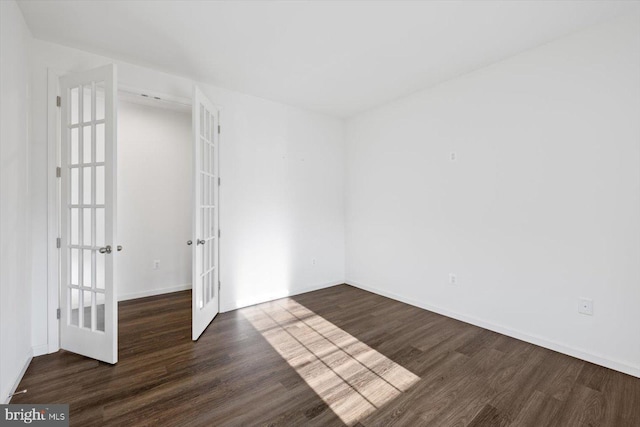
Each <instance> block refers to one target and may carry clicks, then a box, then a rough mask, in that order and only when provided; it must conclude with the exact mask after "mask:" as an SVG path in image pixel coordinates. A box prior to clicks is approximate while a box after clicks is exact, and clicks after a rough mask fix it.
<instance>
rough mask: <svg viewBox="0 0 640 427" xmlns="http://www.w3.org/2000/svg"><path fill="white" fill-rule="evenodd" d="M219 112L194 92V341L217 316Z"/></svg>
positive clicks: (198, 90) (192, 294)
mask: <svg viewBox="0 0 640 427" xmlns="http://www.w3.org/2000/svg"><path fill="white" fill-rule="evenodd" d="M218 113H219V111H218V109H217V108H216V107H215V106H214V105H213V104H212V103H211V101H209V100H208V99H207V98H206V97H205V95H204V94H203V93H202V91H200V89H198V88H197V87H194V91H193V113H192V114H193V144H194V146H193V153H194V156H193V158H194V168H193V174H194V176H193V181H194V197H193V246H192V248H193V252H192V253H193V258H192V264H193V273H192V274H193V277H192V291H191V297H192V328H191V333H192V339H193V340H194V341H195V340H197V339H198V338H199V337H200V335H201V334H202V332H203V331H204V330H205V329H206V328H207V326H208V325H209V323H211V321H212V320H213V318H214V317H215V316H216V314H218V311H219V307H218V302H219V295H218V290H219V288H218V281H219V274H220V272H219V263H218V248H219V242H218V238H219V231H218V230H219V228H218V216H219V204H218V198H219V197H218V193H219V186H218V185H219V180H218V178H219V173H218V170H219V167H218V153H219V145H220V142H219V133H218V120H219V116H218Z"/></svg>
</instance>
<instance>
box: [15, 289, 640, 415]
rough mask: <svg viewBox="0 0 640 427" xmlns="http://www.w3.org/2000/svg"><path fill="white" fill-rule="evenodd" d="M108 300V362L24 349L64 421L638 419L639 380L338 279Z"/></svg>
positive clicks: (34, 380) (36, 384)
mask: <svg viewBox="0 0 640 427" xmlns="http://www.w3.org/2000/svg"><path fill="white" fill-rule="evenodd" d="M190 301H191V294H190V292H189V291H186V292H178V293H174V294H168V295H162V296H156V297H150V298H144V299H139V300H133V301H127V302H122V303H120V307H119V308H120V310H119V311H120V315H119V320H120V336H119V337H120V353H119V358H120V362H119V363H118V364H117V365H116V366H110V365H107V364H104V363H99V362H96V361H94V360H91V359H87V358H84V357H81V356H78V355H74V354H71V353H68V352H65V351H60V352H58V353H56V354H51V355H46V356H40V357H36V358H34V359H33V361H32V363H31V365H30V366H29V368H28V370H27V372H26V374H25V376H24V378H23V380H22V382H21V384H20V386H19V389H24V388H26V389H28V393H27V394H24V395H17V396H15V397H14V398H13V400H12V403H27V402H28V403H69V404H70V408H71V414H70V420H71V425H75V426H93V425H95V426H103V425H114V426H116V425H117V426H133V425H154V426H184V425H189V426H200V425H201V426H222V425H224V426H226V425H229V426H236V425H237V426H240V425H242V426H247V425H283V426H284V425H287V426H301V425H311V426H333V425H335V426H341V425H358V426H388V425H406V426H422V425H424V426H474V427H477V426H518V427H521V426H535V427H538V426H558V427H560V426H562V427H564V426H623V427H626V426H629V427H631V426H640V379H638V378H635V377H631V376H629V375H625V374H622V373H619V372H616V371H612V370H610V369H606V368H602V367H600V366H596V365H593V364H591V363H588V362H584V361H581V360H578V359H575V358H572V357H569V356H565V355H562V354H559V353H556V352H553V351H551V350H547V349H544V348H541V347H538V346H535V345H532V344H528V343H525V342H522V341H518V340H516V339H513V338H509V337H506V336H504V335H500V334H497V333H494V332H491V331H487V330H485V329H481V328H478V327H475V326H471V325H469V324H466V323H463V322H459V321H457V320H453V319H450V318H447V317H444V316H440V315H438V314H435V313H432V312H429V311H425V310H421V309H418V308H416V307H412V306H409V305H406V304H403V303H400V302H397V301H393V300H390V299H387V298H384V297H381V296H378V295H375V294H371V293H368V292H365V291H362V290H359V289H356V288H353V287H350V286H347V285H340V286H334V287H332V288H328V289H323V290H320V291H316V292H310V293H307V294H303V295H299V296H295V297H291V298H286V299H283V300H278V301H274V302H270V303H265V304H260V305H257V306H253V307H248V308H245V309H241V310H237V311H233V312H230V313H223V314H220V315H218V317H217V318H216V319H215V321H214V322H213V323H212V324H211V325H210V326H209V328H208V329H207V330H206V331H205V333H204V334H203V336H202V337H201V338H200V340H199V341H198V342H196V343H193V342H192V341H191V339H190V337H191V303H190Z"/></svg>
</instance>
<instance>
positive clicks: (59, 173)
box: [56, 166, 62, 178]
mask: <svg viewBox="0 0 640 427" xmlns="http://www.w3.org/2000/svg"><path fill="white" fill-rule="evenodd" d="M61 176H62V168H61V167H60V166H58V167H56V178H60V177H61Z"/></svg>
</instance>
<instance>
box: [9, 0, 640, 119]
mask: <svg viewBox="0 0 640 427" xmlns="http://www.w3.org/2000/svg"><path fill="white" fill-rule="evenodd" d="M19 5H20V8H21V9H22V12H23V14H24V16H25V19H26V21H27V24H28V25H29V27H30V29H31V31H32V33H33V35H34V36H35V37H36V38H39V39H43V40H48V41H52V42H56V43H60V44H63V45H67V46H71V47H75V48H79V49H83V50H87V51H91V52H95V53H99V54H103V55H106V56H110V57H113V58H116V59H120V60H124V61H128V62H132V63H134V64H139V65H145V66H150V67H153V68H156V69H160V70H163V71H166V72H170V73H173V74H178V75H182V76H187V77H190V78H193V79H195V80H198V81H202V82H206V83H211V84H214V85H217V86H221V87H225V88H229V89H234V90H237V91H240V92H244V93H247V94H251V95H256V96H260V97H264V98H267V99H272V100H275V101H280V102H283V103H286V104H290V105H295V106H298V107H302V108H305V109H309V110H314V111H318V112H322V113H325V114H329V115H333V116H337V117H349V116H351V115H354V114H357V113H359V112H362V111H365V110H367V109H370V108H373V107H375V106H378V105H380V104H384V103H386V102H389V101H391V100H393V99H395V98H398V97H401V96H404V95H407V94H409V93H412V92H415V91H417V90H420V89H423V88H426V87H429V86H433V85H435V84H437V83H439V82H442V81H444V80H447V79H450V78H452V77H455V76H457V75H460V74H463V73H467V72H469V71H472V70H474V69H477V68H480V67H483V66H485V65H488V64H490V63H493V62H496V61H499V60H501V59H503V58H506V57H508V56H510V55H514V54H516V53H518V52H521V51H523V50H526V49H529V48H532V47H535V46H538V45H540V44H543V43H546V42H549V41H551V40H553V39H556V38H558V37H561V36H563V35H566V34H569V33H571V32H574V31H576V30H579V29H581V28H584V27H586V26H589V25H593V24H596V23H599V22H602V21H605V20H608V19H611V18H613V17H614V16H616V15H620V14H626V13H637V11H638V5H639V4H638V2H629V1H621V2H618V1H423V2H419V1H406V2H405V1H341V2H338V1H317V2H295V1H288V2H282V1H281V2H266V1H225V2H213V1H51V0H49V1H33V0H31V1H20V2H19Z"/></svg>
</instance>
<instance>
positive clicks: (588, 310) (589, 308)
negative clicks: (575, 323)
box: [578, 298, 593, 316]
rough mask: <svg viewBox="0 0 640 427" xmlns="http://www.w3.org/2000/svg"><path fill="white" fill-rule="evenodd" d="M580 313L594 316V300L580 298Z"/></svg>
mask: <svg viewBox="0 0 640 427" xmlns="http://www.w3.org/2000/svg"><path fill="white" fill-rule="evenodd" d="M578 313H581V314H587V315H589V316H593V300H592V299H589V298H579V299H578Z"/></svg>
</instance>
